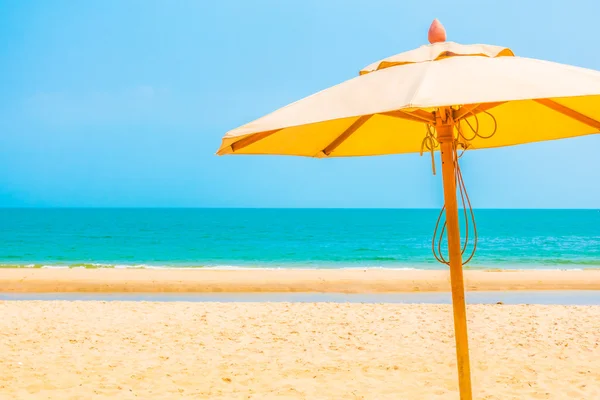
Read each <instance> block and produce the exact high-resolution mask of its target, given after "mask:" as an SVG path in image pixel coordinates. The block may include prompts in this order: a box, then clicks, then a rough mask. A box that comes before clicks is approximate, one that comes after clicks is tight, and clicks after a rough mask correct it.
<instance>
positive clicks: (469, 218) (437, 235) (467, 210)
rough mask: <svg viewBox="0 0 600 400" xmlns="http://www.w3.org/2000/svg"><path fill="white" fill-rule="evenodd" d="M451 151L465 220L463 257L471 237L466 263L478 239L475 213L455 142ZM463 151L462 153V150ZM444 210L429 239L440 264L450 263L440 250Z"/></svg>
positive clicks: (470, 257)
mask: <svg viewBox="0 0 600 400" xmlns="http://www.w3.org/2000/svg"><path fill="white" fill-rule="evenodd" d="M453 152H454V166H455V168H454V171H455V176H454V179H455V182H456V187H457V188H458V191H459V193H460V200H461V203H462V209H463V216H464V220H465V236H464V241H463V245H462V249H461V254H462V255H463V257H465V253H466V252H467V249H468V248H469V243H470V241H469V239H470V237H471V238H472V240H471V241H472V247H471V251H470V252H469V253H468V256H467V257H466V259H465V260H464V261H463V265H466V264H467V263H469V262H470V261H471V260H472V259H473V256H474V255H475V252H476V250H477V241H478V235H477V224H476V222H475V213H474V212H473V206H472V204H471V199H470V198H469V193H468V192H467V187H466V185H465V181H464V179H463V176H462V171H461V170H460V164H459V162H458V159H459V158H460V156H459V155H458V151H457V146H456V144H455V145H454V146H453ZM463 153H464V151H463ZM461 156H462V154H461ZM445 211H446V206H445V205H444V207H442V209H441V211H440V213H439V215H438V218H437V221H436V224H435V229H434V231H433V239H432V241H431V249H432V252H433V256H434V257H435V259H436V260H437V261H438V262H440V263H442V264H446V265H450V261H449V260H448V259H447V258H446V256H444V252H443V251H442V242H443V240H444V233H445V232H446V221H445V220H444V223H443V224H442V217H443V216H444V212H445Z"/></svg>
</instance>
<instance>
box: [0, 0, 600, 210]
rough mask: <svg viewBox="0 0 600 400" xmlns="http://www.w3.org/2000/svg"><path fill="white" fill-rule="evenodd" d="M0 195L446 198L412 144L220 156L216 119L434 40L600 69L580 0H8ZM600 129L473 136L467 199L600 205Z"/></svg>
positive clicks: (272, 203) (0, 47)
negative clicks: (517, 140)
mask: <svg viewBox="0 0 600 400" xmlns="http://www.w3.org/2000/svg"><path fill="white" fill-rule="evenodd" d="M0 3H1V4H0V8H1V9H2V13H0V69H1V71H2V73H1V74H0V206H42V207H54V206H58V207H68V206H80V207H86V206H109V207H112V206H126V207H132V206H146V207H148V206H150V207H152V206H158V207H163V206H171V207H180V206H184V207H438V206H440V205H441V204H442V193H441V183H440V178H439V176H437V177H434V176H432V175H431V167H430V160H429V159H427V158H425V157H423V158H421V157H419V156H418V155H398V156H386V157H365V158H353V159H331V160H317V159H304V158H295V157H217V156H215V155H214V153H215V151H216V149H217V147H218V145H219V143H220V140H221V137H222V135H223V134H224V133H225V132H226V131H228V130H229V129H232V128H234V127H236V126H238V125H242V124H244V123H246V122H248V121H250V120H252V119H255V118H257V117H260V116H262V115H264V114H266V113H268V112H270V111H273V110H274V109H276V108H279V107H281V106H283V105H286V104H287V103H290V102H292V101H295V100H297V99H300V98H302V97H305V96H307V95H309V94H311V93H314V92H316V91H318V90H321V89H324V88H327V87H329V86H332V85H334V84H337V83H339V82H342V81H344V80H347V79H350V78H352V77H354V76H355V75H356V74H357V72H358V70H359V69H360V68H361V67H363V66H365V65H367V64H369V63H371V62H373V61H375V60H378V59H381V58H383V57H386V56H389V55H392V54H395V53H399V52H402V51H405V50H410V49H412V48H415V47H418V46H420V45H422V44H425V43H426V40H427V29H428V27H429V24H430V23H431V20H432V19H433V18H436V17H437V18H439V19H440V20H441V21H442V23H443V24H444V25H445V26H446V29H447V31H448V36H449V40H453V41H457V42H461V43H489V44H497V45H503V46H507V47H510V48H512V49H513V50H514V51H515V53H516V54H517V55H522V56H526V57H534V58H542V59H547V60H552V61H557V62H562V63H568V64H574V65H578V66H582V67H587V68H592V69H600V53H599V52H598V51H596V49H597V47H598V43H597V40H598V28H597V16H598V15H600V3H599V2H597V1H594V0H589V1H584V0H579V1H570V2H564V1H544V2H541V1H528V2H521V1H489V2H485V3H483V2H480V1H479V2H477V1H454V2H450V3H449V2H447V1H427V2H416V1H413V2H407V1H398V0H386V1H376V0H373V1H368V2H366V1H364V0H360V1H357V0H344V1H342V0H337V1H336V0H302V1H296V0H287V1H282V0H278V1H276V0H270V1H267V0H255V1H252V2H249V1H240V0H238V1H232V0H221V1H218V2H216V1H215V2H213V1H202V0H198V1H183V0H180V1H166V0H164V1H149V0H140V1H133V0H114V1H113V0H104V1H95V2H92V1H81V2H74V1H58V0H55V1H51V2H50V1H41V0H40V1H28V2H23V1H8V0H2V1H0ZM599 149H600V135H593V136H588V137H582V138H576V139H569V140H562V141H556V142H547V143H539V144H531V145H524V146H518V147H512V148H503V149H494V150H483V151H473V152H470V153H467V155H466V156H465V157H464V158H463V159H462V161H463V173H464V176H465V181H466V183H467V185H468V188H469V191H470V193H471V198H472V201H473V202H474V205H475V207H480V208H481V207H489V208H494V207H508V208H519V207H525V208H528V207H534V208H535V207H544V208H547V207H550V208H579V207H582V208H600V173H599V172H598V171H599V170H600V157H599V156H598V154H599V151H600V150H599Z"/></svg>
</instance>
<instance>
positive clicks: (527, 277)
mask: <svg viewBox="0 0 600 400" xmlns="http://www.w3.org/2000/svg"><path fill="white" fill-rule="evenodd" d="M465 289H466V290H467V291H494V290H600V270H584V271H558V270H556V271H553V270H543V271H539V270H538V271H536V270H527V271H465ZM449 290H450V274H449V272H448V271H447V270H434V271H423V270H392V269H387V270H383V269H367V270H362V269H357V270H349V269H347V270H339V269H338V270H267V269H257V270H248V269H246V270H209V269H205V270H202V269H195V270H185V269H173V270H166V269H34V268H5V269H0V292H6V293H43V292H55V293H56V292H106V293H110V292H145V293H160V292H172V293H203V292H204V293H207V292H212V293H217V292H238V293H239V292H337V293H384V292H440V291H441V292H446V291H449Z"/></svg>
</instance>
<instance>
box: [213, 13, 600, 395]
mask: <svg viewBox="0 0 600 400" xmlns="http://www.w3.org/2000/svg"><path fill="white" fill-rule="evenodd" d="M445 38H446V34H445V30H444V29H443V27H442V26H441V24H439V22H438V21H437V20H435V21H434V23H433V24H432V26H431V28H430V31H429V39H430V42H431V43H432V44H431V45H428V46H423V47H420V48H418V49H416V50H412V51H409V52H406V53H402V54H398V55H396V56H393V57H389V58H387V59H385V60H381V61H378V62H376V63H373V64H371V65H369V66H368V67H366V68H364V69H363V70H361V71H360V75H359V76H358V77H356V78H354V79H351V80H349V81H346V82H344V83H342V84H339V85H337V86H334V87H332V88H329V89H326V90H324V91H322V92H319V93H317V94H314V95H312V96H309V97H307V98H305V99H303V100H300V101H298V102H295V103H293V104H290V105H288V106H286V107H283V108H281V109H279V110H277V111H275V112H273V113H271V114H269V115H267V116H265V117H262V118H259V119H257V120H256V121H253V122H250V123H248V124H246V125H244V126H241V127H239V128H237V129H234V130H232V131H230V132H228V133H227V134H226V135H225V137H224V138H223V141H222V143H221V147H220V148H219V150H218V152H217V154H219V155H224V154H280V155H296V156H307V157H321V158H326V157H347V156H369V155H380V154H396V153H411V152H423V151H425V150H427V151H431V152H432V155H433V151H435V150H440V151H441V159H442V174H443V184H444V203H445V205H444V210H445V217H446V223H444V225H443V227H442V229H441V233H440V238H441V236H443V234H444V232H445V233H446V235H447V240H448V253H449V260H448V261H446V258H445V257H444V256H442V255H441V250H439V251H438V252H436V251H435V246H433V248H434V255H435V257H436V258H437V259H438V260H439V261H441V262H443V263H445V264H447V265H449V267H450V283H451V286H452V304H453V313H454V331H455V340H456V356H457V369H458V378H459V389H460V397H461V399H464V400H470V399H471V398H472V392H471V375H470V363H469V347H468V335H467V318H466V308H465V296H464V283H463V273H462V256H463V253H464V251H465V249H466V245H465V246H462V245H461V239H460V229H459V222H458V204H457V187H458V189H459V190H460V194H461V196H460V197H461V198H462V200H463V204H468V206H469V208H470V201H469V200H468V196H466V189H465V186H464V182H463V180H462V174H461V172H460V167H459V162H458V158H459V156H458V153H457V150H458V149H463V150H464V149H482V148H490V147H500V146H510V145H516V144H521V143H528V142H538V141H543V140H553V139H561V138H567V137H574V136H581V135H588V134H591V133H598V132H600V72H597V71H592V70H589V69H584V68H578V67H573V66H569V65H562V64H557V63H553V62H548V61H541V60H535V59H530V58H521V57H515V56H514V54H513V52H512V51H511V50H510V49H507V48H503V47H497V46H487V45H479V44H478V45H460V44H456V43H452V42H445ZM432 160H433V157H432ZM465 197H466V198H467V203H465V200H464V199H465ZM465 208H466V207H465ZM465 215H466V213H465ZM471 216H472V212H471ZM438 223H439V220H438ZM436 232H437V228H436ZM436 235H437V233H436V234H435V235H434V237H435V236H436ZM465 236H466V237H468V230H466V234H465ZM437 248H438V249H440V248H441V241H440V242H439V245H438V246H437ZM469 259H470V257H469ZM467 261H468V260H467Z"/></svg>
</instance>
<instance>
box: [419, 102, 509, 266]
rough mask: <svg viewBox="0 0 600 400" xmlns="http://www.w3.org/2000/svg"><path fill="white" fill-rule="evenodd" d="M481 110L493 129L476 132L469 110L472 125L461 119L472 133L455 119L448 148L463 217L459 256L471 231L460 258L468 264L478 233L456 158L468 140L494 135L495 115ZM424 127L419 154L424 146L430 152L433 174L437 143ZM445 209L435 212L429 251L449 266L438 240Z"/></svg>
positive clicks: (430, 130) (464, 149)
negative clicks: (470, 237)
mask: <svg viewBox="0 0 600 400" xmlns="http://www.w3.org/2000/svg"><path fill="white" fill-rule="evenodd" d="M483 113H485V114H487V115H488V116H490V117H491V118H492V121H493V124H494V129H493V131H492V133H491V134H489V135H482V134H481V133H480V132H479V126H480V125H479V119H478V118H477V115H476V114H474V113H471V114H472V115H473V117H474V119H475V126H473V125H472V124H471V123H470V122H469V121H468V120H467V119H464V121H465V122H466V124H467V125H468V126H469V128H470V129H471V131H472V132H473V135H472V136H467V135H466V134H465V132H464V130H463V129H462V127H461V125H460V121H458V122H456V124H455V126H456V130H457V131H458V138H457V140H455V141H454V144H453V146H452V150H453V153H454V154H453V156H454V157H453V158H454V167H455V168H454V171H455V175H454V179H455V183H456V187H458V191H459V193H460V199H461V203H462V209H463V216H464V220H465V237H464V242H463V245H462V249H461V254H462V255H463V258H464V257H465V253H466V252H467V249H468V247H469V235H470V234H472V242H473V244H472V248H471V251H470V252H469V253H468V256H467V257H466V259H465V260H464V261H463V265H466V264H468V263H469V262H470V261H471V260H472V259H473V256H474V255H475V252H476V251H477V242H478V234H477V223H476V222H475V213H474V212H473V206H472V204H471V199H470V198H469V193H468V192H467V187H466V185H465V181H464V179H463V176H462V171H461V169H460V163H459V161H458V160H459V159H460V158H461V157H462V156H463V155H464V153H465V151H466V150H467V149H468V148H469V147H470V143H469V142H470V141H472V140H474V139H475V138H480V139H489V138H491V137H492V136H494V135H495V134H496V131H497V128H498V123H497V121H496V118H495V117H494V116H493V115H492V114H490V113H489V112H487V111H483ZM426 128H427V129H426V134H425V138H424V139H423V142H422V143H421V155H423V152H424V150H425V149H427V150H428V151H429V152H430V153H431V162H432V168H433V174H434V175H435V159H434V149H435V148H437V147H438V146H439V143H438V141H437V139H436V137H435V136H434V134H433V130H432V126H431V125H429V124H427V125H426ZM459 146H460V147H461V149H462V152H461V153H460V154H458V147H459ZM445 211H446V206H445V205H444V207H442V209H441V211H440V214H439V215H438V218H437V221H436V224H435V229H434V231H433V238H432V241H431V250H432V252H433V256H434V257H435V259H436V260H437V261H438V262H440V263H442V264H446V265H450V261H449V260H448V259H446V257H445V256H444V253H443V251H442V242H443V240H444V233H445V232H446V221H445V220H444V223H443V224H441V222H442V217H443V216H444V215H445Z"/></svg>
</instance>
